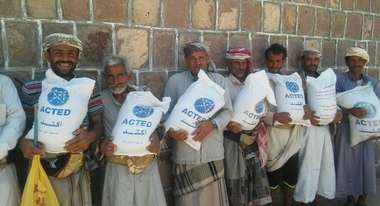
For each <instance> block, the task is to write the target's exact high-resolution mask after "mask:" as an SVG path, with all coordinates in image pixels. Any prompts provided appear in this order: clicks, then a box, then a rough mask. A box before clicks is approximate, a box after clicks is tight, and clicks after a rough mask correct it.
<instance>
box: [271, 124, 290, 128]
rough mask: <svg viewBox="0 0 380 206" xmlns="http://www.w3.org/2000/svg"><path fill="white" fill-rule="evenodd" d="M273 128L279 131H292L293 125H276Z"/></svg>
mask: <svg viewBox="0 0 380 206" xmlns="http://www.w3.org/2000/svg"><path fill="white" fill-rule="evenodd" d="M275 127H276V128H280V129H292V128H293V127H294V124H278V125H275Z"/></svg>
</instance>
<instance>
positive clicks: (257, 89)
mask: <svg viewBox="0 0 380 206" xmlns="http://www.w3.org/2000/svg"><path fill="white" fill-rule="evenodd" d="M265 98H266V99H267V100H268V102H269V103H271V104H272V105H276V99H275V96H274V92H273V90H272V88H271V86H270V84H269V80H268V77H267V75H266V73H265V71H264V70H261V71H259V72H256V73H251V74H249V75H248V76H247V78H246V79H245V81H244V86H243V88H242V89H241V91H240V92H239V94H238V96H237V97H236V100H235V103H234V105H233V106H234V112H233V115H232V119H231V121H234V122H237V123H239V124H240V125H241V128H242V129H243V130H252V129H254V128H255V127H256V125H257V124H258V123H259V121H260V118H261V117H262V116H263V115H264V114H265V111H266V109H265V107H266V106H265V105H266V104H265V101H264V100H265Z"/></svg>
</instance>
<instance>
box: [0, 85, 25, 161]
mask: <svg viewBox="0 0 380 206" xmlns="http://www.w3.org/2000/svg"><path fill="white" fill-rule="evenodd" d="M0 89H1V98H2V99H3V101H4V103H5V105H6V120H5V124H4V126H3V127H2V129H1V130H0V159H2V158H3V157H4V156H6V155H7V153H8V150H11V149H13V148H14V147H15V146H16V144H17V140H18V138H19V137H20V136H21V135H22V133H23V130H24V127H25V119H26V117H25V112H24V110H23V108H22V105H21V102H20V99H19V97H18V95H17V90H16V87H15V86H14V85H13V83H12V81H11V80H10V79H9V78H8V77H6V78H4V81H3V83H2V85H1V88H0Z"/></svg>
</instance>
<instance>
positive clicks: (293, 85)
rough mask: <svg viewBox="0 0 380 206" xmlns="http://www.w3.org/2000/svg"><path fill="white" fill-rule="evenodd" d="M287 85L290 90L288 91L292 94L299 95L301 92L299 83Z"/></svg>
mask: <svg viewBox="0 0 380 206" xmlns="http://www.w3.org/2000/svg"><path fill="white" fill-rule="evenodd" d="M285 84H286V88H288V90H289V91H290V92H293V93H297V92H298V91H299V89H300V88H299V87H298V85H297V83H295V82H289V81H287V82H286V83H285Z"/></svg>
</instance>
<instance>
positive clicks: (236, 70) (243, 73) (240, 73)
mask: <svg viewBox="0 0 380 206" xmlns="http://www.w3.org/2000/svg"><path fill="white" fill-rule="evenodd" d="M228 69H229V71H230V73H231V74H232V75H234V76H235V77H236V78H237V79H239V80H240V81H244V79H245V77H247V75H248V74H249V72H250V71H249V64H248V60H247V59H243V60H235V59H234V60H228Z"/></svg>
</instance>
